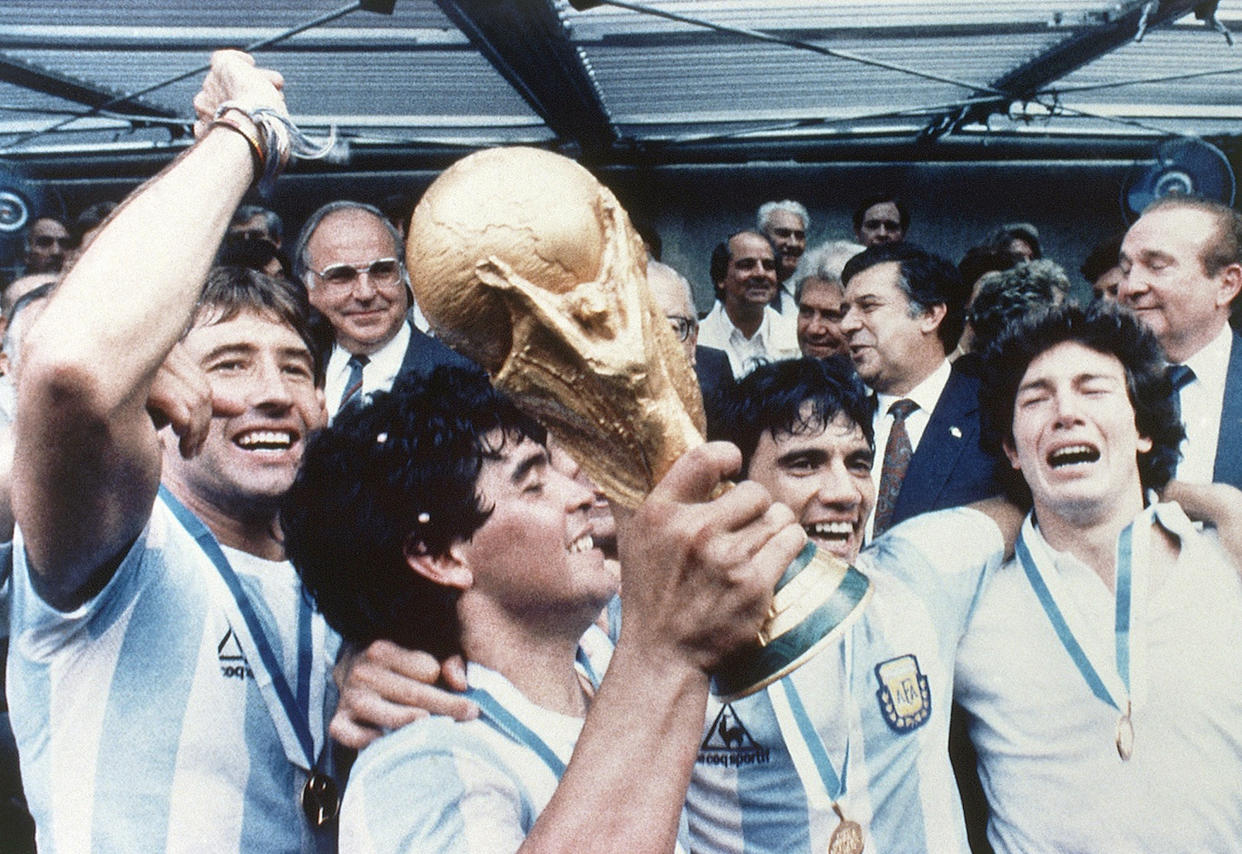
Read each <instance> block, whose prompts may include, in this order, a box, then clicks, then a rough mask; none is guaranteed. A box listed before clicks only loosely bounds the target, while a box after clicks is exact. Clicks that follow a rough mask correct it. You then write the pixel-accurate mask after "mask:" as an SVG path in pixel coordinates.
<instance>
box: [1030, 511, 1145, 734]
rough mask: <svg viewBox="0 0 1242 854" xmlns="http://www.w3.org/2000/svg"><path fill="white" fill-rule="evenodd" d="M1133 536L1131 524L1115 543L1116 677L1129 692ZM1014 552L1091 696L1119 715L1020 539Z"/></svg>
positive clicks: (1118, 704)
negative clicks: (1119, 678)
mask: <svg viewBox="0 0 1242 854" xmlns="http://www.w3.org/2000/svg"><path fill="white" fill-rule="evenodd" d="M1133 533H1134V525H1133V524H1130V525H1127V526H1126V527H1125V529H1124V530H1123V531H1122V532H1121V536H1120V537H1119V538H1118V541H1117V578H1116V588H1117V593H1116V597H1117V605H1116V611H1115V617H1114V625H1115V630H1114V633H1115V642H1116V650H1117V675H1118V676H1120V677H1121V684H1122V685H1123V686H1125V689H1126V691H1127V692H1129V690H1130V599H1131V575H1132V552H1133V549H1132V542H1133ZM1016 551H1017V555H1018V562H1019V563H1020V564H1021V565H1022V570H1023V571H1024V572H1025V573H1026V578H1027V581H1029V582H1030V584H1031V589H1032V590H1034V591H1035V597H1036V598H1037V599H1038V600H1039V604H1040V605H1041V606H1043V609H1044V613H1045V614H1047V615H1048V621H1049V622H1050V623H1051V624H1052V628H1053V630H1054V631H1055V632H1056V633H1057V638H1059V639H1060V641H1061V645H1062V646H1063V647H1065V651H1066V652H1067V653H1069V657H1070V659H1071V660H1072V661H1073V662H1074V666H1075V667H1077V668H1078V672H1079V673H1081V674H1082V677H1083V679H1085V680H1086V682H1087V687H1089V688H1090V689H1091V693H1092V694H1094V695H1095V696H1096V697H1098V698H1099V699H1100V700H1103V701H1104V702H1105V703H1108V704H1109V705H1110V706H1112V707H1113V708H1114V709H1116V710H1117V711H1119V712H1120V711H1121V710H1122V709H1121V704H1120V702H1119V701H1118V700H1116V699H1114V698H1113V696H1112V694H1111V693H1109V690H1108V688H1107V687H1105V685H1104V681H1103V680H1102V679H1101V678H1100V674H1099V673H1098V672H1096V669H1095V668H1094V667H1093V666H1092V665H1091V661H1090V660H1089V659H1088V658H1087V653H1086V650H1084V649H1083V648H1082V645H1081V644H1079V643H1078V639H1077V638H1075V637H1074V633H1073V632H1072V631H1071V630H1070V627H1069V624H1068V623H1067V622H1066V620H1065V615H1064V614H1062V613H1061V609H1060V607H1058V605H1057V603H1056V600H1055V599H1054V598H1053V595H1052V591H1051V590H1049V589H1048V585H1047V584H1046V583H1045V581H1044V578H1043V576H1042V575H1041V574H1040V571H1039V568H1038V567H1037V566H1036V565H1035V559H1034V557H1033V556H1032V555H1031V551H1030V549H1029V548H1028V547H1027V545H1026V542H1025V540H1024V538H1023V537H1022V536H1019V537H1018V543H1017V547H1016Z"/></svg>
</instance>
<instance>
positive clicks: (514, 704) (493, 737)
mask: <svg viewBox="0 0 1242 854" xmlns="http://www.w3.org/2000/svg"><path fill="white" fill-rule="evenodd" d="M581 651H582V652H584V653H585V654H586V658H587V661H588V663H589V667H590V670H592V671H594V673H595V674H600V675H602V674H603V672H604V670H605V668H606V667H607V664H608V659H609V658H610V657H611V653H612V644H611V642H610V641H609V640H608V638H607V637H606V635H605V634H604V633H603V632H602V631H601V630H600V629H599V628H597V627H595V626H592V627H591V628H590V629H589V630H588V631H587V633H586V635H585V636H584V637H583V643H582V647H581ZM580 660H581V657H580ZM580 666H581V665H580ZM466 681H467V683H468V684H469V685H470V687H471V688H473V689H482V690H484V691H486V692H487V693H488V694H490V695H491V696H492V697H493V698H495V700H496V701H497V702H498V703H499V704H500V705H501V707H503V709H504V710H505V711H507V712H508V713H509V714H511V715H513V716H514V717H516V718H517V720H518V721H519V722H520V723H521V724H522V725H524V726H526V727H527V728H529V729H530V730H531V731H532V732H534V733H535V735H536V736H537V737H538V738H539V739H540V740H542V741H543V742H544V744H546V745H547V747H548V748H550V749H551V750H552V752H553V753H554V754H555V755H556V758H557V759H559V760H560V762H562V763H564V764H565V765H568V764H569V759H570V756H571V755H572V754H573V751H574V746H575V745H576V744H577V742H578V735H579V733H580V732H581V731H582V725H583V722H584V721H583V719H581V718H574V717H569V716H566V715H561V714H558V713H556V712H553V711H549V710H548V709H544V708H541V707H540V706H537V705H535V704H534V703H532V702H531V701H530V700H528V699H526V697H524V696H523V695H522V694H521V692H519V691H518V689H517V688H516V687H514V685H513V684H512V683H511V682H509V680H507V679H506V678H505V677H503V676H501V675H500V674H499V673H497V672H495V671H493V670H489V669H488V668H486V667H483V666H481V665H478V664H474V663H471V664H470V665H468V667H467V671H466ZM618 749H624V747H623V746H622V745H618ZM559 782H560V778H559V775H557V774H556V773H554V772H553V770H552V769H551V768H550V767H549V765H548V764H547V763H546V762H545V761H544V760H543V759H541V758H540V757H539V755H538V754H537V752H536V751H535V750H534V749H532V747H531V746H528V745H527V744H524V743H522V742H519V741H517V740H515V739H513V738H510V737H509V736H507V735H505V734H504V733H502V732H501V731H500V730H498V729H497V728H496V727H494V726H493V725H492V724H490V723H488V722H487V721H486V720H484V719H482V718H480V719H479V720H474V721H466V722H460V723H459V722H456V721H453V720H451V719H450V718H445V717H433V718H427V719H423V720H419V721H415V722H414V723H412V724H409V725H408V726H405V727H402V728H401V729H399V730H397V731H395V732H392V733H389V734H388V735H385V736H383V737H382V738H380V739H378V740H377V741H375V742H374V743H373V744H371V745H370V746H369V747H367V748H366V749H365V750H363V751H362V755H361V756H359V758H358V762H357V763H356V764H355V765H354V768H353V771H352V772H351V774H350V779H349V787H348V788H347V789H346V792H345V802H344V804H343V805H342V807H341V851H342V852H347V854H382V853H384V854H386V852H406V851H417V852H419V854H433V852H445V854H476V852H477V854H502V852H506V851H516V850H517V849H518V848H519V847H520V846H521V844H522V841H523V840H524V839H525V838H526V835H527V834H528V833H529V832H530V830H531V828H532V827H533V826H534V824H535V820H536V819H538V818H539V814H540V813H541V812H542V811H543V809H544V807H546V806H547V804H548V801H549V800H551V798H552V795H553V793H555V791H556V787H557V784H558V783H559ZM683 826H684V820H683ZM584 845H587V843H586V841H585V840H584ZM588 847H589V846H588ZM679 850H682V849H681V848H679Z"/></svg>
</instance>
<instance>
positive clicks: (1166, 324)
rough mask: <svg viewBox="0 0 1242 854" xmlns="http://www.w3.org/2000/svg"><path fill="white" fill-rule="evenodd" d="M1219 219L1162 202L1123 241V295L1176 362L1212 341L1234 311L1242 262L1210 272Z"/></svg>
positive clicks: (1241, 277)
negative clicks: (1209, 253)
mask: <svg viewBox="0 0 1242 854" xmlns="http://www.w3.org/2000/svg"><path fill="white" fill-rule="evenodd" d="M1216 233H1217V231H1216V220H1215V217H1213V216H1212V215H1211V214H1209V213H1207V212H1206V211H1200V210H1195V209H1193V208H1178V207H1171V208H1162V209H1160V210H1155V211H1152V212H1151V213H1148V214H1144V215H1143V216H1141V217H1139V219H1138V221H1137V222H1136V223H1134V225H1132V226H1131V227H1130V230H1129V231H1127V232H1126V236H1125V239H1124V240H1123V241H1122V244H1121V264H1120V266H1121V270H1122V273H1123V275H1124V277H1123V279H1122V281H1121V285H1120V287H1119V289H1118V291H1117V296H1118V298H1119V299H1120V301H1121V303H1122V304H1123V305H1126V306H1128V307H1129V308H1131V309H1133V310H1134V311H1135V313H1136V314H1138V317H1139V320H1141V321H1142V322H1143V323H1144V324H1146V326H1147V327H1148V328H1149V329H1151V331H1152V332H1153V333H1154V334H1155V336H1156V338H1158V339H1159V341H1160V344H1161V346H1162V347H1164V350H1165V353H1166V354H1168V356H1169V358H1170V359H1172V360H1173V361H1175V362H1181V361H1184V360H1185V359H1187V358H1189V357H1190V356H1193V355H1194V354H1195V353H1197V352H1198V351H1199V350H1200V349H1202V348H1203V346H1204V345H1206V344H1207V343H1208V342H1209V341H1211V340H1212V339H1213V338H1214V337H1215V336H1216V334H1217V333H1218V332H1219V331H1220V330H1221V328H1222V326H1223V325H1224V324H1225V322H1226V321H1227V320H1228V317H1229V303H1230V301H1231V300H1232V299H1233V297H1234V296H1236V294H1237V293H1238V288H1239V286H1240V285H1242V267H1239V265H1237V264H1230V265H1227V266H1225V267H1223V268H1222V269H1221V270H1219V271H1218V272H1217V273H1216V275H1214V276H1209V275H1208V274H1207V272H1206V271H1205V270H1204V268H1203V257H1204V253H1205V250H1206V249H1207V248H1208V246H1209V245H1210V244H1211V243H1212V242H1213V241H1214V240H1215V236H1216Z"/></svg>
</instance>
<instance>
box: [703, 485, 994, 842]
mask: <svg viewBox="0 0 1242 854" xmlns="http://www.w3.org/2000/svg"><path fill="white" fill-rule="evenodd" d="M1002 550H1003V544H1002V542H1001V537H1000V532H999V530H998V529H997V527H996V525H995V524H994V523H992V521H991V520H990V519H988V518H987V517H986V516H984V515H983V514H981V513H978V512H977V511H974V510H968V509H963V508H958V509H953V510H945V511H941V512H937V513H931V514H925V515H922V516H917V517H914V518H913V519H910V520H907V521H906V522H903V523H902V524H900V525H898V526H896V527H894V528H893V529H891V530H890V531H889V532H888V533H887V534H885V535H884V536H883V537H881V538H880V539H879V540H877V542H876V543H875V545H873V546H872V547H871V548H869V549H867V550H866V551H864V552H863V554H862V555H861V556H860V557H859V559H858V560H857V561H856V566H857V567H858V569H859V570H861V571H862V572H863V573H865V574H866V575H867V576H868V577H869V578H870V580H871V583H872V585H873V589H872V594H871V599H870V601H869V602H867V603H866V604H865V605H864V606H863V612H862V613H861V614H860V615H859V616H858V618H857V620H856V621H855V622H854V623H853V625H852V626H850V627H849V628H847V629H846V630H845V632H844V634H843V637H842V638H841V639H840V640H839V641H837V642H835V643H830V644H829V645H827V646H826V647H825V648H824V649H823V650H821V651H820V652H819V653H818V654H817V655H815V656H814V657H813V658H811V659H810V660H809V661H808V662H806V663H805V664H803V665H802V666H801V667H799V668H798V669H796V670H794V671H793V672H792V673H791V674H789V675H788V676H786V677H785V681H787V682H788V683H790V684H791V685H792V686H793V687H794V688H795V689H796V693H797V696H798V698H799V699H800V700H801V704H802V706H803V707H804V708H805V709H806V712H807V716H808V718H809V720H810V722H811V724H812V725H813V727H814V729H815V732H816V734H817V737H818V739H819V740H820V741H821V743H822V745H823V749H824V751H825V752H826V754H827V756H828V758H829V761H830V763H831V765H832V768H833V771H834V772H835V774H836V775H837V776H840V774H841V772H842V770H843V768H842V766H843V765H845V757H846V756H847V745H848V757H849V762H848V767H846V768H844V771H845V790H844V794H842V795H841V797H840V798H839V799H838V803H839V805H840V807H841V810H842V813H843V814H844V816H845V817H846V818H847V819H849V820H852V821H854V822H857V823H858V824H859V825H860V826H861V828H862V830H863V833H864V835H865V840H866V850H867V851H868V852H872V853H873V854H885V852H906V851H935V852H953V851H957V852H966V851H968V850H969V849H968V847H967V843H966V833H965V829H964V825H963V821H962V811H961V802H960V800H959V799H958V793H957V786H956V784H955V782H954V778H953V771H952V768H951V767H950V765H949V757H948V748H947V742H948V727H949V709H950V706H951V703H952V686H953V662H954V656H955V651H956V648H957V643H958V639H959V638H960V637H961V634H962V631H963V628H964V626H965V625H966V622H967V619H968V617H969V614H970V611H971V609H972V607H973V603H974V601H975V598H976V596H977V595H978V591H979V586H980V584H981V582H982V578H983V575H984V573H985V571H987V569H988V568H994V567H995V566H996V565H998V564H999V563H1000V559H1001V554H1002ZM773 690H780V686H773V687H772V688H769V689H766V690H764V691H760V692H758V693H755V694H752V695H750V696H749V697H745V698H743V699H741V700H736V701H734V702H732V703H728V704H725V705H722V704H721V703H720V702H719V701H717V700H716V699H714V698H713V699H712V700H711V701H709V703H708V710H707V720H706V728H705V734H704V737H703V741H702V744H701V746H700V749H699V757H698V761H697V763H696V764H695V768H694V777H693V780H692V782H691V785H690V796H689V799H688V801H687V806H688V810H689V814H690V827H691V839H692V843H693V848H694V850H696V851H734V852H746V854H753V852H773V854H776V853H777V852H779V854H801V852H808V854H809V852H816V854H818V852H822V851H826V850H828V842H829V839H830V838H831V836H832V833H833V831H834V830H835V829H836V827H837V826H838V824H839V823H840V820H839V819H838V818H837V816H836V814H835V813H834V812H833V811H831V810H827V809H817V808H816V807H815V806H813V805H812V803H810V802H809V796H808V793H807V790H806V787H805V786H804V784H803V781H802V779H801V778H800V777H799V774H798V770H797V768H796V766H795V763H794V760H793V757H792V755H791V752H790V749H789V746H788V744H787V743H786V740H785V737H784V735H783V734H782V731H781V728H780V726H779V724H778V719H777V714H776V710H775V709H774V706H773V702H772V700H771V699H770V694H769V692H770V691H773ZM833 794H835V793H833ZM829 799H830V800H831V799H832V798H831V797H830V798H829Z"/></svg>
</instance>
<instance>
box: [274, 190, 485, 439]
mask: <svg viewBox="0 0 1242 854" xmlns="http://www.w3.org/2000/svg"><path fill="white" fill-rule="evenodd" d="M294 270H295V273H296V275H297V277H298V278H299V279H301V280H302V281H303V282H304V283H305V284H306V289H307V292H308V293H309V294H310V301H311V305H313V306H314V307H315V309H316V310H318V311H319V312H320V313H321V314H322V315H323V316H324V317H325V318H326V319H327V321H328V322H329V323H330V324H331V325H332V333H333V339H334V341H333V346H332V349H331V351H330V353H329V354H328V356H327V359H326V362H327V368H326V370H325V375H324V397H325V400H326V401H327V405H328V415H329V418H335V417H336V413H337V412H338V411H339V410H340V408H341V407H343V406H344V405H345V404H346V403H349V402H350V401H352V400H355V399H359V400H365V399H366V396H367V395H369V394H371V393H372V392H375V391H379V390H386V389H388V388H390V387H391V386H392V383H393V380H394V379H395V378H396V377H397V375H398V374H399V373H402V372H404V371H419V372H427V371H429V370H430V369H431V368H433V367H435V366H436V365H439V364H455V365H458V366H462V367H465V366H468V365H469V364H470V363H469V362H468V361H466V360H465V359H464V358H463V357H461V356H459V355H457V354H456V353H453V352H452V351H451V350H449V349H448V348H447V347H445V346H444V345H442V344H440V343H439V342H438V341H436V340H434V339H433V338H431V337H430V336H428V335H427V334H426V333H425V332H424V331H423V330H424V329H426V321H425V320H424V321H423V322H422V325H421V328H420V326H419V324H418V320H419V318H420V317H421V314H419V313H418V307H417V306H416V305H415V304H414V296H413V292H412V291H411V290H410V283H409V275H408V274H407V273H406V269H405V245H404V244H403V243H402V241H401V236H400V235H399V234H398V233H397V230H396V229H395V228H394V227H393V226H392V224H391V223H390V222H389V221H388V220H387V219H386V218H385V217H384V215H383V213H382V212H380V210H379V209H378V208H375V207H372V206H371V205H365V204H362V203H360V202H351V201H336V202H330V203H328V204H326V205H324V206H323V207H321V208H320V209H319V210H317V211H315V212H314V213H313V214H311V216H310V218H309V219H308V220H307V221H306V225H304V226H303V227H302V232H301V234H299V235H298V241H297V245H296V247H295V248H294ZM411 310H413V312H414V318H413V321H411V317H410V312H411Z"/></svg>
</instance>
